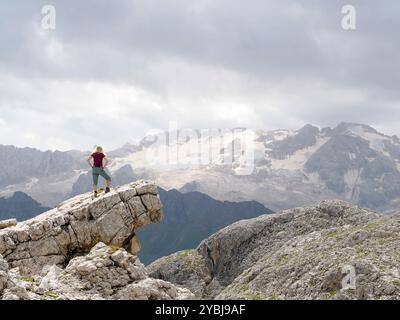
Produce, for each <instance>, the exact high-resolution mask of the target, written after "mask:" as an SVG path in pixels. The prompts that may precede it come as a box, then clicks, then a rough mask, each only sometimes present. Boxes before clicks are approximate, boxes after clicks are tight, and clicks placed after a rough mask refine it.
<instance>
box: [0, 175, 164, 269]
mask: <svg viewBox="0 0 400 320" xmlns="http://www.w3.org/2000/svg"><path fill="white" fill-rule="evenodd" d="M91 196H92V195H91V193H87V194H84V195H80V196H77V197H75V198H73V199H70V200H68V201H66V202H64V203H62V204H60V205H59V206H58V207H57V208H55V209H53V210H51V211H48V212H46V213H44V214H42V215H39V216H37V217H36V218H34V219H32V220H28V221H26V222H22V223H18V224H17V225H16V226H14V227H12V228H6V229H3V230H0V254H2V255H3V257H4V258H5V259H6V261H7V262H8V264H9V265H10V267H11V268H15V267H18V268H19V269H20V272H21V274H33V273H39V272H40V271H41V270H42V268H43V267H44V266H45V265H59V266H61V265H64V264H65V263H66V262H68V261H69V260H70V259H71V258H73V257H74V256H75V255H77V254H80V255H82V254H85V253H88V252H89V251H90V249H91V248H92V247H94V246H95V245H96V244H97V243H98V242H104V243H106V244H109V245H112V246H116V247H125V248H127V249H128V250H129V249H131V248H132V249H133V250H134V251H135V252H134V253H135V254H137V251H138V250H139V246H138V243H139V242H138V239H137V238H136V237H135V230H137V229H138V228H141V227H143V226H145V225H147V224H150V223H154V222H160V221H161V220H162V218H163V212H162V204H161V202H160V199H159V197H158V195H157V188H156V186H155V185H154V184H152V183H150V182H147V181H138V182H135V183H133V184H130V185H126V186H123V187H120V188H118V189H116V190H113V191H112V192H110V193H108V194H104V195H102V196H100V197H98V198H96V199H94V200H93V199H92V198H91ZM10 223H13V222H8V224H10ZM132 239H133V243H132V242H131V241H132Z"/></svg>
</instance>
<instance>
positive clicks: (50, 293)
mask: <svg viewBox="0 0 400 320" xmlns="http://www.w3.org/2000/svg"><path fill="white" fill-rule="evenodd" d="M44 296H45V297H49V298H51V299H55V300H56V299H58V298H59V297H60V296H59V295H58V293H56V292H54V291H52V290H47V291H46V292H45V293H44Z"/></svg>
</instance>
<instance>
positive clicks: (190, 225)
mask: <svg viewBox="0 0 400 320" xmlns="http://www.w3.org/2000/svg"><path fill="white" fill-rule="evenodd" d="M159 194H160V199H161V202H162V203H163V210H164V221H163V222H162V223H161V224H153V225H149V226H147V227H146V228H144V229H143V230H140V231H139V238H140V240H141V243H142V251H141V253H140V256H139V257H140V260H141V261H142V262H143V263H145V264H147V263H150V262H152V261H154V260H155V259H158V258H160V257H162V256H165V255H168V254H171V253H173V252H176V251H179V250H183V249H191V248H195V247H196V246H198V244H199V243H200V242H201V241H202V240H203V239H205V238H207V237H208V236H210V235H211V234H213V233H214V232H216V231H217V230H219V229H221V228H223V227H225V226H227V225H229V224H231V223H233V222H235V221H239V220H242V219H249V218H254V217H257V216H259V215H262V214H267V213H272V211H271V210H269V209H267V208H265V207H264V206H263V205H262V204H260V203H257V202H255V201H248V202H227V201H225V202H221V201H217V200H215V199H212V198H211V197H209V196H207V195H205V194H202V193H199V192H191V193H187V194H182V193H180V192H178V191H177V190H170V191H165V190H162V189H159Z"/></svg>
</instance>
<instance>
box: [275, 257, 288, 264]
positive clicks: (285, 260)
mask: <svg viewBox="0 0 400 320" xmlns="http://www.w3.org/2000/svg"><path fill="white" fill-rule="evenodd" d="M289 260H290V257H289V256H288V255H285V256H280V257H279V258H278V259H276V262H275V265H277V266H283V265H285V264H286V263H288V262H289Z"/></svg>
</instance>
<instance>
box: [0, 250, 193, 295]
mask: <svg viewBox="0 0 400 320" xmlns="http://www.w3.org/2000/svg"><path fill="white" fill-rule="evenodd" d="M1 296H2V299H3V300H20V299H25V300H55V299H56V300H58V299H62V300H106V299H107V300H138V299H140V300H154V299H157V300H171V299H174V300H181V299H185V300H186V299H192V298H193V294H192V293H191V292H190V291H189V290H187V289H182V288H178V287H176V286H174V285H173V284H171V283H168V282H166V281H163V280H158V279H152V278H149V277H148V274H147V270H146V268H145V267H144V265H143V264H142V263H140V261H139V260H138V258H137V257H136V256H133V255H131V254H130V253H128V252H127V251H126V250H125V249H123V248H120V249H116V248H113V247H110V246H107V245H105V244H104V243H102V242H100V243H98V244H96V245H95V246H94V247H93V248H92V250H91V251H90V252H89V254H87V255H85V256H79V257H76V258H73V259H72V260H71V261H70V262H69V264H68V266H67V267H66V268H65V269H62V268H60V267H58V266H56V265H52V266H46V267H45V268H44V269H43V270H42V272H41V274H39V275H32V276H29V277H27V276H25V277H24V276H21V275H20V274H19V272H18V269H14V270H8V266H7V263H6V261H5V260H4V259H2V258H1V257H0V297H1Z"/></svg>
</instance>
